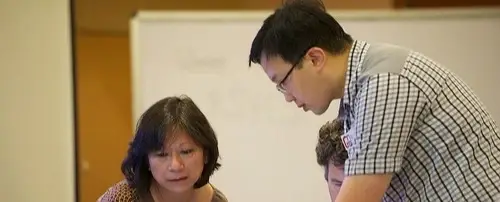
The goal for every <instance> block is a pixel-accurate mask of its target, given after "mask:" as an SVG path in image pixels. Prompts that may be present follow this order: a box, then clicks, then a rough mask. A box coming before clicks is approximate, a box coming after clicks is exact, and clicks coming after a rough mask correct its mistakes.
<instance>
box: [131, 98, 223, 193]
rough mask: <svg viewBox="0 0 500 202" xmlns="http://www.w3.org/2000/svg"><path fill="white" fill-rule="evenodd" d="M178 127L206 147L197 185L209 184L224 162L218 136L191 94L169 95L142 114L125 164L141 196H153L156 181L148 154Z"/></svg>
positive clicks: (133, 184) (132, 183)
mask: <svg viewBox="0 0 500 202" xmlns="http://www.w3.org/2000/svg"><path fill="white" fill-rule="evenodd" d="M176 130H182V131H185V132H186V133H187V134H188V135H190V136H191V138H193V140H194V142H195V143H196V144H198V145H199V146H201V147H202V148H203V150H204V155H205V159H206V160H207V162H206V164H205V166H204V167H203V171H202V173H201V176H200V178H199V179H198V181H197V182H196V183H195V184H194V188H200V187H202V186H204V185H206V184H207V183H208V182H209V179H210V176H212V174H213V173H214V171H215V170H217V169H219V167H220V166H221V165H220V164H219V163H218V159H219V148H218V142H217V137H216V135H215V132H214V130H213V129H212V127H211V126H210V123H209V122H208V120H207V118H206V117H205V115H204V114H203V113H202V112H201V110H200V109H199V108H198V107H197V106H196V104H195V103H194V102H193V101H192V100H191V99H190V98H189V97H188V96H185V95H183V96H179V97H177V96H173V97H166V98H164V99H162V100H160V101H158V102H156V103H154V104H153V105H152V106H151V107H149V108H148V109H147V110H146V112H144V114H142V116H141V118H140V120H139V121H138V124H137V130H136V133H135V136H134V139H133V140H132V142H131V143H130V147H129V149H128V153H127V156H126V158H125V159H124V160H123V163H122V166H121V170H122V173H123V174H124V175H125V177H126V179H127V182H128V184H129V185H130V187H132V188H134V189H136V191H137V193H138V195H139V197H140V198H142V199H147V198H149V197H150V193H149V187H150V185H151V182H152V181H153V176H152V174H151V171H150V170H149V161H148V154H150V153H152V152H157V151H160V150H161V149H162V147H163V145H164V142H165V140H166V139H167V138H169V137H171V136H172V134H173V133H174V132H175V131H176Z"/></svg>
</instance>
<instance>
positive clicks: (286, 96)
mask: <svg viewBox="0 0 500 202" xmlns="http://www.w3.org/2000/svg"><path fill="white" fill-rule="evenodd" d="M283 95H284V96H285V100H286V101H287V102H292V101H294V100H295V98H294V97H293V96H292V95H291V94H290V93H284V94H283Z"/></svg>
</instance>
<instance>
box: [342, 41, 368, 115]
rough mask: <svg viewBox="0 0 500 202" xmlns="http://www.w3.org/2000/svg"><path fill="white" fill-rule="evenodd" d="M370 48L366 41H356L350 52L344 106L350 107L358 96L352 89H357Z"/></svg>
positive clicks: (343, 99) (343, 98)
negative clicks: (353, 99)
mask: <svg viewBox="0 0 500 202" xmlns="http://www.w3.org/2000/svg"><path fill="white" fill-rule="evenodd" d="M369 46H370V45H369V44H368V43H367V42H365V41H358V40H355V41H354V42H353V45H352V47H351V50H349V56H348V59H347V70H346V76H345V83H344V96H343V97H342V99H341V103H343V104H344V105H349V104H350V103H352V97H353V96H355V94H356V90H354V89H352V88H353V87H355V83H356V81H357V80H358V77H359V70H360V69H361V66H362V64H363V59H364V58H365V55H366V51H367V50H368V48H369ZM353 90H354V91H353ZM344 113H345V112H344Z"/></svg>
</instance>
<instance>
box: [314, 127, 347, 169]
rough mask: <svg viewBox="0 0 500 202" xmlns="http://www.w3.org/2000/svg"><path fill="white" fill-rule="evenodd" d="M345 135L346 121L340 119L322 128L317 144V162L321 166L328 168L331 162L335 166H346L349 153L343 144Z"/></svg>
mask: <svg viewBox="0 0 500 202" xmlns="http://www.w3.org/2000/svg"><path fill="white" fill-rule="evenodd" d="M343 133H344V121H343V120H342V119H339V118H337V119H335V120H333V121H331V122H330V121H329V122H327V123H326V124H324V125H323V126H321V128H320V129H319V135H318V143H317V144H316V160H317V162H318V164H319V165H321V166H324V167H328V163H329V162H330V161H332V162H333V165H334V166H343V165H344V163H345V161H346V160H347V151H346V149H345V148H344V145H343V144H342V138H341V136H342V134H343Z"/></svg>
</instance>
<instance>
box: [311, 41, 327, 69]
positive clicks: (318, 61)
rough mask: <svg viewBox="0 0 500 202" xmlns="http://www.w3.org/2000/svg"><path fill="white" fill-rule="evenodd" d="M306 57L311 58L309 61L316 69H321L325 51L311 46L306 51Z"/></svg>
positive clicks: (323, 63) (324, 61)
mask: <svg viewBox="0 0 500 202" xmlns="http://www.w3.org/2000/svg"><path fill="white" fill-rule="evenodd" d="M306 57H308V58H309V59H310V60H311V63H312V65H313V67H314V69H316V70H317V71H321V70H322V69H323V67H324V66H325V63H326V53H325V51H324V50H323V49H321V48H318V47H312V48H310V49H309V51H307V54H306Z"/></svg>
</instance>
